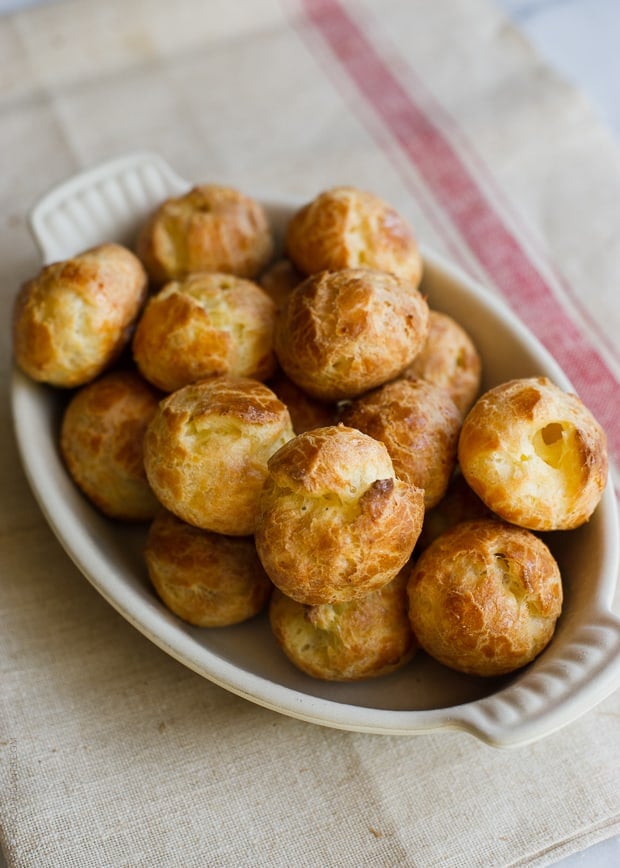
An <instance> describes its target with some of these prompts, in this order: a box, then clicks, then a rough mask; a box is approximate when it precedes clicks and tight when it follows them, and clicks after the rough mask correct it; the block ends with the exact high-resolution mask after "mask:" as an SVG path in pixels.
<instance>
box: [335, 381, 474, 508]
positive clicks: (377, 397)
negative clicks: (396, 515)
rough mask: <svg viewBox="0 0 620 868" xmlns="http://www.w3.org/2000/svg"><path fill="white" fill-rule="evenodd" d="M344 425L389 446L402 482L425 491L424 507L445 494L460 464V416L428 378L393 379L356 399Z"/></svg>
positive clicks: (448, 398)
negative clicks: (458, 451) (457, 449)
mask: <svg viewBox="0 0 620 868" xmlns="http://www.w3.org/2000/svg"><path fill="white" fill-rule="evenodd" d="M342 422H343V423H344V424H345V425H350V426H351V427H352V428H357V429H358V430H359V431H363V432H364V433H365V434H368V435H369V436H370V437H374V438H375V440H380V441H381V442H382V443H385V445H386V447H387V450H388V452H389V454H390V458H391V459H392V463H393V465H394V471H395V473H396V475H397V476H398V478H399V479H404V480H405V481H406V482H409V483H411V484H412V485H416V486H418V487H419V488H423V489H424V505H425V507H426V509H431V508H432V507H433V506H436V505H437V504H438V503H439V501H440V500H441V498H442V497H443V496H444V494H445V493H446V490H447V488H448V484H449V482H450V478H451V476H452V472H453V470H454V467H455V465H456V447H457V442H458V437H459V431H460V428H461V414H460V411H459V410H458V408H457V406H456V404H455V403H454V401H453V400H452V398H451V397H450V395H449V394H448V393H447V392H446V391H445V390H444V389H441V388H439V387H438V386H434V385H433V384H432V383H427V382H425V381H424V380H404V379H398V380H393V381H392V382H391V383H387V384H386V385H385V386H381V387H380V388H378V389H375V390H374V391H373V392H369V393H368V394H366V395H362V396H361V398H358V399H357V400H355V401H353V402H352V403H351V404H350V405H349V406H348V407H347V408H346V409H345V410H344V412H343V414H342Z"/></svg>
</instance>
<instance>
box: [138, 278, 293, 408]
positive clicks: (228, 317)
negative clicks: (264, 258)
mask: <svg viewBox="0 0 620 868" xmlns="http://www.w3.org/2000/svg"><path fill="white" fill-rule="evenodd" d="M274 322H275V305H274V303H273V302H272V300H271V299H270V298H269V297H268V296H267V294H266V293H265V292H263V290H262V289H261V288H260V287H259V286H258V285H257V284H255V283H253V282H252V281H250V280H245V279H243V278H240V277H236V276H234V275H231V274H221V273H219V272H212V273H200V274H194V275H190V276H189V277H187V278H185V280H182V281H171V282H170V283H168V284H166V286H164V287H163V289H162V290H160V292H158V293H157V294H156V295H154V296H152V298H151V299H150V300H149V302H148V303H147V305H146V307H145V309H144V312H143V314H142V316H141V317H140V320H139V322H138V325H137V328H136V332H135V335H134V339H133V355H134V358H135V360H136V363H137V365H138V367H139V368H140V370H141V372H142V374H143V375H144V376H145V377H146V379H147V380H149V381H150V382H152V383H154V384H155V385H156V386H157V387H158V388H160V389H162V390H163V391H166V392H173V391H174V390H175V389H180V388H181V386H185V385H187V384H188V383H192V382H194V381H195V380H198V379H201V378H204V377H209V376H215V375H221V374H228V375H231V376H236V377H251V378H254V379H257V380H263V379H266V378H267V377H268V376H270V375H271V374H272V373H273V372H274V370H275V366H276V360H275V355H274V352H273V329H274Z"/></svg>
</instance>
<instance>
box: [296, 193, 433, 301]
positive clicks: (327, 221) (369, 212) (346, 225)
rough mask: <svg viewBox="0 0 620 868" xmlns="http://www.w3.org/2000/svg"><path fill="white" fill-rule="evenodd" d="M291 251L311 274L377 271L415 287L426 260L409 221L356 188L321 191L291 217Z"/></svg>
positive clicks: (301, 266)
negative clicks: (320, 272)
mask: <svg viewBox="0 0 620 868" xmlns="http://www.w3.org/2000/svg"><path fill="white" fill-rule="evenodd" d="M286 245H287V250H288V253H289V255H290V257H291V259H292V260H293V262H294V263H295V265H296V266H297V268H299V269H300V270H301V271H302V272H304V273H305V274H315V273H316V272H318V271H325V270H327V271H337V270H339V269H342V268H376V269H379V270H381V271H389V272H392V273H393V274H396V275H398V276H399V277H400V278H401V279H402V280H404V281H406V282H407V283H409V284H410V285H411V286H412V287H414V288H415V287H417V286H418V285H419V283H420V279H421V276H422V259H421V257H420V253H419V250H418V245H417V241H416V239H415V236H414V234H413V231H412V229H411V227H410V226H409V224H408V223H407V221H406V220H405V219H404V218H403V217H402V216H401V215H400V214H399V213H398V212H397V211H395V210H394V209H393V208H392V207H390V206H389V205H388V204H387V203H386V202H384V201H383V200H382V199H380V198H379V197H378V196H375V195H373V194H372V193H367V192H365V191H363V190H359V189H357V188H355V187H333V188H332V189H330V190H326V191H324V192H323V193H320V194H319V195H318V196H317V197H316V198H315V199H313V200H312V201H311V202H309V203H308V204H307V205H305V206H304V207H303V208H301V209H300V210H299V211H298V212H297V213H296V214H295V215H294V216H293V218H292V219H291V221H290V223H289V226H288V231H287V237H286Z"/></svg>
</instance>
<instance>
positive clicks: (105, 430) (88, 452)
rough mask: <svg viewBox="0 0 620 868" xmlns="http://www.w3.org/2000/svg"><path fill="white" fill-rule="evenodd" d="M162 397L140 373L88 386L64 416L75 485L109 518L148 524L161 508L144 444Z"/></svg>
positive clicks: (63, 440)
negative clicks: (149, 475)
mask: <svg viewBox="0 0 620 868" xmlns="http://www.w3.org/2000/svg"><path fill="white" fill-rule="evenodd" d="M160 398H161V395H160V394H159V392H157V391H156V390H155V389H153V388H152V387H151V386H150V385H149V384H148V383H145V381H144V380H143V379H142V378H141V377H140V376H139V375H138V374H137V373H135V372H134V371H120V370H119V371H113V372H110V373H107V374H104V375H103V376H102V377H100V378H99V379H98V380H95V381H94V382H92V383H89V384H88V385H86V386H82V388H81V389H79V390H78V391H77V392H76V393H75V394H74V395H73V397H72V398H71V400H70V402H69V404H68V405H67V408H66V410H65V412H64V414H63V419H62V424H61V430H60V451H61V454H62V457H63V459H64V462H65V465H66V467H67V469H68V471H69V473H70V475H71V477H72V478H73V480H74V482H75V483H76V484H77V486H78V487H79V488H80V489H81V491H82V492H83V493H84V494H85V495H86V496H87V497H88V498H89V500H90V501H91V502H92V503H93V504H94V505H95V506H96V507H97V508H98V509H99V510H100V511H101V512H103V513H104V514H105V515H107V516H110V517H111V518H115V519H119V520H122V521H147V520H148V519H150V518H152V517H153V516H154V515H155V513H156V511H157V509H158V508H159V504H158V502H157V499H156V497H155V495H154V494H153V491H152V490H151V487H150V485H149V484H148V481H147V478H146V473H145V472H144V461H143V449H142V443H143V440H144V433H145V431H146V428H147V425H148V424H149V422H150V421H151V419H152V418H153V416H154V415H155V412H156V411H157V405H158V402H159V399H160Z"/></svg>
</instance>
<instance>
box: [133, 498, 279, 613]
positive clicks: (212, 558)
mask: <svg viewBox="0 0 620 868" xmlns="http://www.w3.org/2000/svg"><path fill="white" fill-rule="evenodd" d="M144 556H145V559H146V563H147V567H148V574H149V579H150V580H151V583H152V585H153V587H154V588H155V590H156V591H157V593H158V595H159V597H160V598H161V600H162V601H163V603H164V604H165V605H166V606H167V607H168V608H169V609H170V610H171V611H172V612H174V613H175V615H178V616H179V617H180V618H182V619H183V620H184V621H187V622H188V623H189V624H194V625H195V626H197V627H227V626H229V625H231V624H239V623H241V622H242V621H247V620H248V619H249V618H253V617H254V616H255V615H257V614H258V613H259V612H260V611H262V609H263V608H264V607H265V605H266V603H267V600H268V599H269V595H270V593H271V588H272V585H271V582H270V581H269V579H268V578H267V575H266V573H265V571H264V570H263V568H262V566H261V563H260V561H259V559H258V555H257V554H256V547H255V546H254V541H253V540H252V538H251V537H231V536H223V535H222V534H216V533H211V532H210V531H206V530H200V528H197V527H193V526H192V525H189V524H186V523H185V522H184V521H181V520H180V519H178V518H176V517H175V516H174V515H172V513H170V512H166V511H165V510H161V511H160V512H159V513H158V514H157V516H156V517H155V520H154V521H153V522H152V524H151V527H150V528H149V533H148V537H147V542H146V547H145V550H144Z"/></svg>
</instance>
